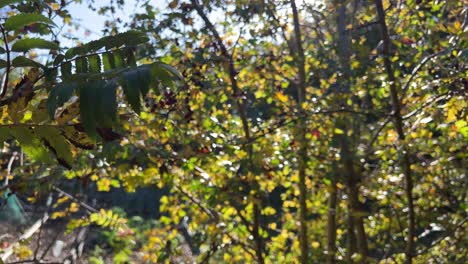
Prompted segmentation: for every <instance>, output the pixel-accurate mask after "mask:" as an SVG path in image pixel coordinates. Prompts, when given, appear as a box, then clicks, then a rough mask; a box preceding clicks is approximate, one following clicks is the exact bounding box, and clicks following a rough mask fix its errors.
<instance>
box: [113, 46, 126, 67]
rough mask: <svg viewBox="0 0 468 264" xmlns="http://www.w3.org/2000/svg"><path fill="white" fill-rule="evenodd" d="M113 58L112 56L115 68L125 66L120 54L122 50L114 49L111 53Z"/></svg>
mask: <svg viewBox="0 0 468 264" xmlns="http://www.w3.org/2000/svg"><path fill="white" fill-rule="evenodd" d="M113 58H114V65H115V66H114V67H115V68H123V67H125V60H124V58H123V56H122V52H121V51H120V50H116V51H115V52H114V53H113Z"/></svg>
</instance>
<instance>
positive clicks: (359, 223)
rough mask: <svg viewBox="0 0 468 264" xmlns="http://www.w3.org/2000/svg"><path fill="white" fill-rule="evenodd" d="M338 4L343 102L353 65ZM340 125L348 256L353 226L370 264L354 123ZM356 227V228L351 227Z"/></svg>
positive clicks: (344, 19)
mask: <svg viewBox="0 0 468 264" xmlns="http://www.w3.org/2000/svg"><path fill="white" fill-rule="evenodd" d="M335 3H336V5H337V27H338V55H339V59H340V64H341V72H342V76H341V78H340V92H342V93H343V94H344V95H345V96H344V98H343V100H344V101H347V99H348V96H346V95H350V94H351V64H350V58H351V54H350V42H351V39H350V36H349V32H348V31H347V30H346V26H347V21H348V18H347V15H346V1H344V0H336V2H335ZM337 127H338V128H339V129H341V130H342V131H343V134H341V135H338V138H339V141H340V144H341V159H342V161H343V165H344V166H343V168H344V172H343V175H345V178H346V184H347V189H348V194H349V197H348V200H349V204H348V205H349V213H350V214H351V215H350V216H349V218H348V219H349V223H348V227H349V232H350V233H349V234H348V235H349V239H350V240H349V242H350V243H349V248H348V253H349V255H352V254H353V251H354V244H355V243H354V241H353V238H354V229H355V231H356V241H357V250H358V252H359V254H360V255H361V258H362V259H361V263H367V260H366V259H367V255H368V246H367V237H366V233H365V230H364V219H363V216H362V215H361V214H360V203H359V186H358V184H359V180H360V175H359V174H358V173H357V172H356V170H355V169H354V164H353V162H354V160H355V157H354V153H353V152H352V150H351V149H350V143H349V138H348V135H347V134H346V133H347V132H348V130H350V129H353V127H352V126H350V125H348V124H347V121H346V120H344V119H342V120H338V122H337ZM353 226H354V228H353V229H351V228H352V227H353Z"/></svg>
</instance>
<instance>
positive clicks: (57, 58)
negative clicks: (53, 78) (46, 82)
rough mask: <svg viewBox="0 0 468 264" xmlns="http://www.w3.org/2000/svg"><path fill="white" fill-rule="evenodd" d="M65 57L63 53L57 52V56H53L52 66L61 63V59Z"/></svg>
mask: <svg viewBox="0 0 468 264" xmlns="http://www.w3.org/2000/svg"><path fill="white" fill-rule="evenodd" d="M64 59H65V56H64V55H63V54H59V55H57V57H55V60H54V63H53V64H54V66H58V65H59V64H60V63H62V61H63V60H64Z"/></svg>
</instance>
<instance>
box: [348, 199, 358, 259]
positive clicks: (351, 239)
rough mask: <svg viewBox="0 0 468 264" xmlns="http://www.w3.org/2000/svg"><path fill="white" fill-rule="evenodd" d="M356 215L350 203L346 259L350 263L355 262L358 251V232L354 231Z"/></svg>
mask: <svg viewBox="0 0 468 264" xmlns="http://www.w3.org/2000/svg"><path fill="white" fill-rule="evenodd" d="M354 226H355V225H354V217H353V213H352V208H351V206H349V205H348V230H347V235H348V237H347V241H346V243H347V251H346V260H347V262H348V263H353V255H354V253H356V251H357V248H356V233H355V232H354V230H355V227H354Z"/></svg>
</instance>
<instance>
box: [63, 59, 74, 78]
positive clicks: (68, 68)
mask: <svg viewBox="0 0 468 264" xmlns="http://www.w3.org/2000/svg"><path fill="white" fill-rule="evenodd" d="M60 73H61V74H62V79H65V80H66V79H68V78H70V76H71V75H72V64H71V62H65V63H64V64H62V66H61V67H60Z"/></svg>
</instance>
